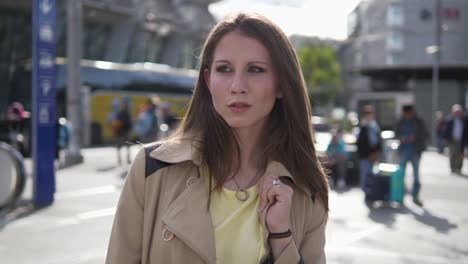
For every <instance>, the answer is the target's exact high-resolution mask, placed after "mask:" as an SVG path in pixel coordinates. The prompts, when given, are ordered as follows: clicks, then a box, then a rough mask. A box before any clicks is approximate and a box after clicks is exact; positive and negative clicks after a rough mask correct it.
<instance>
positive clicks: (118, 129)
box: [112, 99, 132, 165]
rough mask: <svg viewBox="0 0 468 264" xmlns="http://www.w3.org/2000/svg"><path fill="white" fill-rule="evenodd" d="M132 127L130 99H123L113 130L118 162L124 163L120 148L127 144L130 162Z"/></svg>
mask: <svg viewBox="0 0 468 264" xmlns="http://www.w3.org/2000/svg"><path fill="white" fill-rule="evenodd" d="M131 129H132V118H131V116H130V110H129V102H128V100H123V99H122V101H121V102H120V110H119V112H118V113H117V116H115V118H114V120H112V132H113V134H114V138H115V140H116V149H117V163H118V164H119V165H121V164H122V157H121V153H120V149H121V148H122V146H124V145H125V147H126V149H127V156H126V160H127V163H130V162H131V161H130V144H129V142H128V141H129V140H130V131H131Z"/></svg>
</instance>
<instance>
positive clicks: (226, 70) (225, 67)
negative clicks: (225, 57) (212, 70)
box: [216, 65, 232, 72]
mask: <svg viewBox="0 0 468 264" xmlns="http://www.w3.org/2000/svg"><path fill="white" fill-rule="evenodd" d="M216 71H217V72H232V69H231V68H229V67H228V66H226V65H222V66H218V67H216Z"/></svg>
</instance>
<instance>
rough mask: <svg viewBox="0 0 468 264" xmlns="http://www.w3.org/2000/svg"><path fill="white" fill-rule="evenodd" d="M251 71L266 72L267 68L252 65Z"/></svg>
mask: <svg viewBox="0 0 468 264" xmlns="http://www.w3.org/2000/svg"><path fill="white" fill-rule="evenodd" d="M249 72H254V73H257V72H265V69H263V68H261V67H257V66H250V67H249Z"/></svg>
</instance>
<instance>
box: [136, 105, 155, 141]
mask: <svg viewBox="0 0 468 264" xmlns="http://www.w3.org/2000/svg"><path fill="white" fill-rule="evenodd" d="M156 110H157V105H156V104H154V103H153V101H152V100H151V99H150V98H148V100H147V101H146V102H145V103H144V104H143V105H142V106H141V107H140V112H139V113H138V116H137V119H136V122H135V126H134V128H133V131H134V132H135V135H136V136H137V138H136V141H137V142H141V143H150V142H153V141H155V140H156V139H157V135H158V118H157V116H156Z"/></svg>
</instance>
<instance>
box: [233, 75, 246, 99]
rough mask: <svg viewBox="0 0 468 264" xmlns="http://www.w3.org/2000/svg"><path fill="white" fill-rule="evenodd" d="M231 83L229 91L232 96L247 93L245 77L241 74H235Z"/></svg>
mask: <svg viewBox="0 0 468 264" xmlns="http://www.w3.org/2000/svg"><path fill="white" fill-rule="evenodd" d="M233 78H234V79H233V80H232V82H231V87H230V91H231V93H232V94H241V93H246V92H247V82H246V76H245V75H244V74H243V73H236V74H235V75H234V77H233Z"/></svg>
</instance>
